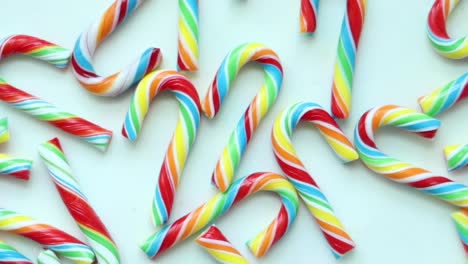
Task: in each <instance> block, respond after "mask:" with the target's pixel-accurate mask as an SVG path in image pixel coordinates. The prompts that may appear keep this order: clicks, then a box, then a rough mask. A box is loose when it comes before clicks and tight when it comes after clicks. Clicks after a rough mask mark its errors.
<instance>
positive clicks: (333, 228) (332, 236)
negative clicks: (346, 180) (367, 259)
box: [271, 103, 358, 258]
mask: <svg viewBox="0 0 468 264" xmlns="http://www.w3.org/2000/svg"><path fill="white" fill-rule="evenodd" d="M300 121H307V122H311V123H313V124H314V125H316V126H317V128H318V129H319V131H320V133H321V134H322V135H323V136H324V137H325V139H326V140H327V142H328V144H329V145H330V147H331V148H332V149H333V151H334V152H335V153H336V154H337V155H338V157H339V158H340V159H341V160H343V161H344V162H350V161H353V160H356V159H358V154H357V153H356V151H355V150H354V146H353V145H352V143H351V142H350V141H349V140H348V139H347V138H346V136H345V135H344V133H343V131H342V130H341V128H340V126H339V125H338V123H336V121H335V120H334V119H333V117H331V116H330V114H328V113H327V111H325V109H323V108H322V107H321V106H320V105H318V104H315V103H296V104H294V105H292V106H291V107H288V108H286V109H285V110H284V111H283V112H282V113H281V114H280V115H279V116H278V117H277V118H276V121H275V124H274V127H273V131H272V136H271V140H272V143H273V150H274V153H275V157H276V161H277V162H278V164H279V165H280V167H281V169H282V170H283V171H284V173H286V175H287V176H288V178H289V180H290V181H291V183H292V184H293V185H294V187H295V188H296V189H297V190H298V192H299V195H300V196H301V198H302V200H303V201H304V202H305V203H306V205H307V208H309V211H310V212H311V214H312V215H313V216H314V217H315V219H316V221H317V223H318V224H319V226H320V229H321V230H322V233H323V235H324V236H325V238H326V239H327V241H328V244H329V245H330V247H331V249H332V252H333V255H334V256H335V257H336V258H341V257H342V256H343V255H344V254H346V253H347V252H349V251H350V250H352V249H353V248H354V247H355V244H354V242H353V240H352V239H351V237H350V236H349V235H348V233H347V232H346V231H345V229H344V227H343V224H342V223H341V221H340V220H339V219H338V217H337V216H336V215H335V213H334V212H333V209H332V206H331V205H330V203H329V202H328V199H327V198H326V197H325V195H324V194H323V193H322V191H321V190H320V188H319V186H318V185H317V183H316V182H315V181H314V179H313V178H312V176H311V175H310V174H309V173H308V172H307V171H306V169H305V167H304V164H302V162H301V160H300V159H299V158H298V157H297V153H296V150H295V149H294V147H293V145H292V142H291V136H292V133H293V131H294V129H295V128H296V126H297V125H298V124H299V122H300Z"/></svg>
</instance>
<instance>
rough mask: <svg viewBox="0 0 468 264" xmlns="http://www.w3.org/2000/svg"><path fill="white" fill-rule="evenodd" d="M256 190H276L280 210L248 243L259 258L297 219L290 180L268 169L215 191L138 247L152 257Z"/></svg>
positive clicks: (295, 202) (296, 203)
mask: <svg viewBox="0 0 468 264" xmlns="http://www.w3.org/2000/svg"><path fill="white" fill-rule="evenodd" d="M258 191H272V192H275V193H277V194H278V195H279V196H280V197H281V201H282V204H281V208H280V211H279V213H278V215H277V216H276V218H275V219H274V220H273V222H272V223H270V225H269V226H268V227H267V228H266V229H264V230H263V231H262V232H260V233H259V234H258V235H257V236H255V238H253V239H252V240H250V241H249V242H247V245H248V247H249V248H250V250H251V251H252V252H253V254H254V255H255V256H257V257H261V256H263V255H264V254H265V253H266V252H267V251H268V250H269V249H270V248H271V247H272V246H273V245H274V244H275V243H276V242H278V240H280V239H281V238H282V237H283V236H284V235H285V234H286V232H287V231H288V229H289V227H290V226H291V224H292V223H293V222H294V219H295V218H296V214H297V208H298V204H299V201H298V197H297V194H296V191H295V190H294V187H293V186H292V185H291V183H289V182H288V181H287V180H286V179H285V178H284V177H283V176H282V175H279V174H276V173H270V172H259V173H254V174H251V175H249V176H247V177H243V178H240V179H238V180H236V181H235V182H234V183H233V184H232V185H231V187H230V188H229V189H228V190H227V191H226V192H220V193H218V194H216V195H215V196H213V197H212V198H211V199H210V200H208V202H207V203H205V204H203V205H202V206H200V207H198V208H197V209H195V210H194V211H192V212H191V213H189V214H187V215H185V216H183V217H181V218H179V219H178V220H176V221H175V222H173V223H172V224H169V225H167V226H165V227H164V228H162V229H161V230H159V231H158V232H156V233H155V234H153V235H151V236H150V237H149V238H148V239H147V240H146V242H145V243H144V244H143V245H142V246H141V249H142V250H143V251H144V252H145V253H146V254H147V255H148V257H150V258H155V257H156V256H158V255H159V254H161V253H162V252H164V251H166V250H168V249H169V248H171V247H173V246H175V245H176V244H177V243H179V242H181V241H183V240H185V239H187V238H188V237H190V236H192V235H193V234H195V233H197V232H198V231H200V230H202V229H204V228H206V227H207V226H209V225H210V223H211V222H213V221H214V220H215V219H217V218H218V217H220V216H221V215H223V214H225V213H226V212H227V211H229V209H230V208H231V207H232V206H234V205H235V204H237V203H239V202H240V201H241V200H243V199H245V198H247V197H249V196H251V195H253V194H254V193H256V192H258Z"/></svg>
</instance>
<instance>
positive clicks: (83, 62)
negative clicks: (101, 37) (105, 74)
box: [73, 35, 96, 72]
mask: <svg viewBox="0 0 468 264" xmlns="http://www.w3.org/2000/svg"><path fill="white" fill-rule="evenodd" d="M81 38H82V35H81V36H80V37H79V38H78V40H77V41H76V43H75V49H74V50H73V56H74V57H75V60H76V61H77V62H78V64H79V65H80V67H81V68H83V69H85V70H86V71H88V72H96V71H95V70H94V67H93V65H92V64H91V61H89V60H88V59H87V58H86V57H85V56H84V55H83V50H81V47H80V43H81Z"/></svg>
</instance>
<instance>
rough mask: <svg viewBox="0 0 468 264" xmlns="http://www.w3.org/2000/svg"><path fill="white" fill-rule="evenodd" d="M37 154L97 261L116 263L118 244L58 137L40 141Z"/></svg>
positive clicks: (118, 260) (118, 259)
mask: <svg viewBox="0 0 468 264" xmlns="http://www.w3.org/2000/svg"><path fill="white" fill-rule="evenodd" d="M39 155H40V156H41V158H42V161H43V162H44V165H45V166H46V167H47V170H48V172H49V174H50V176H51V178H52V180H53V182H54V184H55V187H56V188H57V191H58V192H59V194H60V197H61V198H62V200H63V203H64V204H65V206H66V207H67V209H68V212H69V213H70V215H71V216H72V217H73V219H75V222H76V224H77V225H78V227H79V228H80V229H81V231H82V232H83V234H84V235H85V237H86V238H87V239H88V242H89V244H90V246H91V248H92V249H93V250H94V252H95V253H96V258H97V260H98V263H106V264H119V263H120V255H119V251H118V249H117V246H116V245H115V242H114V240H113V239H112V237H111V235H110V234H109V231H107V228H106V226H105V225H104V223H103V222H102V221H101V219H100V218H99V216H98V215H97V213H96V212H95V211H94V209H93V208H92V207H91V205H90V203H89V201H88V199H87V198H86V196H85V195H84V194H83V192H82V191H81V187H80V185H79V183H78V181H77V179H76V178H75V177H74V176H73V173H72V169H71V167H70V165H69V164H68V160H67V157H66V156H65V153H64V152H63V150H62V146H61V145H60V141H59V140H58V138H54V139H52V140H49V141H47V142H45V143H43V144H41V145H40V146H39Z"/></svg>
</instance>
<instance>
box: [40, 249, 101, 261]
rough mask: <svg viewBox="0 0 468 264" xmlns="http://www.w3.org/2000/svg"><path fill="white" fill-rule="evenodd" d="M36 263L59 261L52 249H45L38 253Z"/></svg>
mask: <svg viewBox="0 0 468 264" xmlns="http://www.w3.org/2000/svg"><path fill="white" fill-rule="evenodd" d="M99 263H100V262H99ZM37 264H60V261H59V259H58V257H57V255H55V253H54V252H53V251H52V250H48V249H47V250H44V251H42V252H41V253H39V256H38V257H37Z"/></svg>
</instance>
